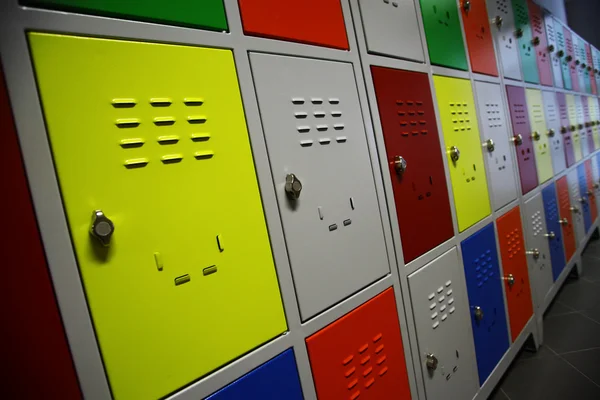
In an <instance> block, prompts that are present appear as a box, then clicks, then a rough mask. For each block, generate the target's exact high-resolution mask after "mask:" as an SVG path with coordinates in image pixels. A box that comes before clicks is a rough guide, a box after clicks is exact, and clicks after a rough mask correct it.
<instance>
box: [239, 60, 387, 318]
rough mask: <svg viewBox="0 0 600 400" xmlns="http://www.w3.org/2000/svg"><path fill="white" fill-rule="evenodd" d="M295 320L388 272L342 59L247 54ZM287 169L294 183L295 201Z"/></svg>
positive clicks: (360, 127)
mask: <svg viewBox="0 0 600 400" xmlns="http://www.w3.org/2000/svg"><path fill="white" fill-rule="evenodd" d="M250 60H251V65H252V71H253V76H254V80H255V86H256V93H257V97H258V103H259V108H260V115H261V120H262V123H263V129H264V134H265V138H266V143H267V151H268V153H269V161H270V164H271V169H272V172H273V179H274V181H275V182H274V183H275V189H276V192H277V200H278V204H279V210H280V212H281V219H282V222H283V229H284V233H285V237H286V244H287V249H288V254H289V259H290V264H291V268H292V274H293V279H294V285H295V287H296V292H297V296H298V303H299V306H300V312H301V315H302V319H303V320H306V319H307V318H310V317H312V316H314V315H315V314H317V313H319V312H321V311H323V310H325V309H326V308H328V307H331V306H332V305H334V304H335V303H337V302H339V301H341V300H343V299H344V298H346V297H348V296H350V295H351V294H353V293H355V292H356V291H358V290H360V289H361V288H363V287H365V286H366V285H368V284H370V283H372V282H374V281H375V280H377V279H379V278H381V277H383V276H384V275H386V274H388V273H389V264H388V259H387V256H386V247H385V242H384V237H383V227H382V224H381V215H380V211H379V207H378V203H377V197H376V191H375V183H374V180H373V171H372V169H371V163H370V158H369V150H368V147H367V140H366V136H365V129H364V123H363V119H362V116H361V109H360V106H359V100H358V92H357V88H356V83H355V80H354V71H353V68H352V65H351V64H347V63H342V62H333V61H321V60H316V59H308V58H300V57H286V56H278V55H270V54H260V53H251V54H250ZM289 174H293V175H295V177H296V178H297V179H298V180H299V181H300V182H301V184H302V189H301V192H300V195H299V197H298V198H297V199H296V200H293V199H292V197H293V196H292V195H290V194H289V193H286V178H287V177H288V176H289Z"/></svg>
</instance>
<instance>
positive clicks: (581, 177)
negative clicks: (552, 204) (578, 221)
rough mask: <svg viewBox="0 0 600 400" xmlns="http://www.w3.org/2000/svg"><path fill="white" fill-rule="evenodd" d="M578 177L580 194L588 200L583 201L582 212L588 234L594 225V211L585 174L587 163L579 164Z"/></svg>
mask: <svg viewBox="0 0 600 400" xmlns="http://www.w3.org/2000/svg"><path fill="white" fill-rule="evenodd" d="M577 179H578V181H579V196H581V198H582V199H585V200H586V201H584V202H581V213H582V214H583V225H584V226H585V233H586V234H587V233H588V232H589V231H590V228H591V227H592V213H591V211H590V203H589V201H590V199H589V198H588V195H587V191H588V188H587V178H586V175H585V163H581V164H579V165H578V166H577Z"/></svg>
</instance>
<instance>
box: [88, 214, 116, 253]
mask: <svg viewBox="0 0 600 400" xmlns="http://www.w3.org/2000/svg"><path fill="white" fill-rule="evenodd" d="M114 231H115V225H114V224H113V222H112V221H111V220H110V219H109V218H108V217H107V216H106V215H104V213H103V212H102V210H94V212H92V224H91V226H90V234H91V235H92V236H93V237H95V238H96V239H97V240H98V241H99V242H100V243H101V244H102V246H104V247H108V246H110V239H111V237H112V234H113V232H114Z"/></svg>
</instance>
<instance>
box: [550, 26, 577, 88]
mask: <svg viewBox="0 0 600 400" xmlns="http://www.w3.org/2000/svg"><path fill="white" fill-rule="evenodd" d="M553 20H554V32H555V33H556V56H557V57H558V58H559V59H560V69H561V72H562V79H563V87H564V88H565V89H567V90H571V89H572V88H573V85H572V83H571V73H570V69H569V62H568V61H567V57H568V54H567V42H566V36H565V29H564V27H563V25H562V24H561V23H560V22H559V21H558V20H557V19H556V18H553Z"/></svg>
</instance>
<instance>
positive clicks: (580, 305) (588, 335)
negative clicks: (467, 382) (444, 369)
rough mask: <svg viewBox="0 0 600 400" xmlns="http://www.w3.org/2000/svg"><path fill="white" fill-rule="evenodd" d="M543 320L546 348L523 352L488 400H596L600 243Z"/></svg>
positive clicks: (599, 399)
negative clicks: (579, 274) (581, 273)
mask: <svg viewBox="0 0 600 400" xmlns="http://www.w3.org/2000/svg"><path fill="white" fill-rule="evenodd" d="M582 264H583V270H584V272H583V275H582V276H581V277H579V278H577V277H575V276H574V275H573V274H572V275H571V276H570V277H568V278H567V280H566V281H565V283H564V285H563V287H562V289H561V290H560V292H559V293H558V294H557V295H556V298H555V300H554V302H553V304H552V305H551V306H550V307H549V309H548V311H547V312H546V315H545V316H544V344H543V345H542V346H541V347H540V349H539V350H538V351H537V353H534V352H531V351H528V350H527V349H523V350H522V351H521V353H520V354H519V355H518V356H517V357H516V358H515V360H514V362H513V363H512V365H511V366H510V368H509V369H508V371H507V372H506V374H505V376H504V377H503V379H502V380H501V381H500V383H499V384H498V387H497V388H496V390H495V391H494V393H493V394H492V395H491V397H490V399H492V400H507V399H508V400H538V399H539V400H563V399H568V400H586V399H590V400H600V240H594V239H592V240H591V241H590V243H589V244H588V246H587V248H586V250H585V251H584V254H583V261H582Z"/></svg>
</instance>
